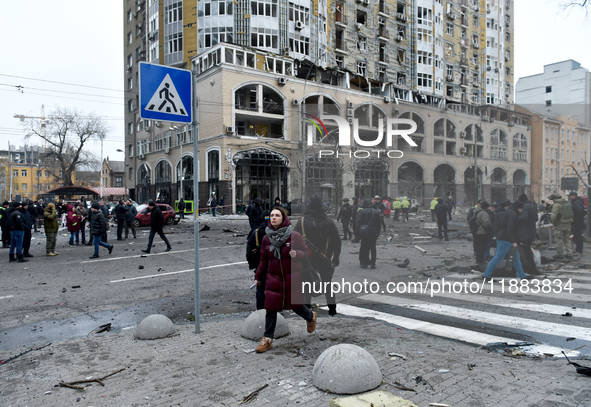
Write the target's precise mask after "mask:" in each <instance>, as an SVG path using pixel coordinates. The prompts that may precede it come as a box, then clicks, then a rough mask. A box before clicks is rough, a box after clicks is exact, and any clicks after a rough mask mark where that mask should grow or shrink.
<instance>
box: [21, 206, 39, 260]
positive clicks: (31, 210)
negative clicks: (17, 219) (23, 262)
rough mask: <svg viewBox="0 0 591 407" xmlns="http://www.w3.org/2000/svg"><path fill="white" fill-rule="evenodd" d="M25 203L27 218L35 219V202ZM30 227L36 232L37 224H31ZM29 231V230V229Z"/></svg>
mask: <svg viewBox="0 0 591 407" xmlns="http://www.w3.org/2000/svg"><path fill="white" fill-rule="evenodd" d="M26 202H27V203H26V206H27V212H29V217H32V218H33V219H37V202H33V201H26ZM23 203H24V202H23ZM31 226H32V227H34V228H35V232H38V230H37V222H33V223H32V224H31ZM29 231H30V229H29ZM25 257H26V256H25Z"/></svg>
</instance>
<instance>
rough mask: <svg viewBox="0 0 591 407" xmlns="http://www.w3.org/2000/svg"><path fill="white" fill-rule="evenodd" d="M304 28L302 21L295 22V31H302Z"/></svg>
mask: <svg viewBox="0 0 591 407" xmlns="http://www.w3.org/2000/svg"><path fill="white" fill-rule="evenodd" d="M303 28H304V22H303V21H296V22H295V29H296V30H302V29H303Z"/></svg>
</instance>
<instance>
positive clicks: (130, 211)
mask: <svg viewBox="0 0 591 407" xmlns="http://www.w3.org/2000/svg"><path fill="white" fill-rule="evenodd" d="M135 215H137V209H136V207H135V206H133V202H132V200H131V199H128V200H127V212H125V238H126V239H127V238H128V237H129V229H131V233H132V234H133V238H134V239H136V238H137V233H136V231H135Z"/></svg>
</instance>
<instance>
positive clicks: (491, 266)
mask: <svg viewBox="0 0 591 407" xmlns="http://www.w3.org/2000/svg"><path fill="white" fill-rule="evenodd" d="M522 210H523V204H522V203H521V202H520V201H515V202H513V205H511V207H509V208H508V209H507V210H506V211H505V213H503V215H502V217H501V219H500V222H499V225H498V231H499V233H498V235H497V250H496V251H495V255H494V257H493V258H492V260H491V261H490V263H488V266H487V267H486V271H485V272H484V275H483V277H484V278H485V279H490V278H491V276H492V273H493V272H494V271H495V269H496V267H497V264H499V263H500V262H501V260H503V259H504V258H505V256H506V255H507V253H508V252H509V250H510V249H511V247H514V248H515V249H517V229H518V228H519V225H518V222H519V214H520V213H521V211H522ZM487 216H488V215H487ZM513 267H515V270H516V271H517V277H518V278H520V279H531V276H528V275H527V274H525V272H524V271H523V267H522V266H521V259H520V258H519V253H518V252H517V253H515V258H514V259H513Z"/></svg>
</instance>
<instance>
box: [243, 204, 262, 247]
mask: <svg viewBox="0 0 591 407" xmlns="http://www.w3.org/2000/svg"><path fill="white" fill-rule="evenodd" d="M262 214H263V210H262V208H261V198H256V199H255V200H254V201H252V203H251V204H250V205H249V206H248V208H246V215H247V216H248V223H250V232H249V233H248V238H250V235H252V233H253V232H254V231H255V229H256V228H258V227H259V225H260V224H261V222H262V221H263V216H262Z"/></svg>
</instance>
